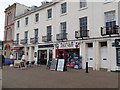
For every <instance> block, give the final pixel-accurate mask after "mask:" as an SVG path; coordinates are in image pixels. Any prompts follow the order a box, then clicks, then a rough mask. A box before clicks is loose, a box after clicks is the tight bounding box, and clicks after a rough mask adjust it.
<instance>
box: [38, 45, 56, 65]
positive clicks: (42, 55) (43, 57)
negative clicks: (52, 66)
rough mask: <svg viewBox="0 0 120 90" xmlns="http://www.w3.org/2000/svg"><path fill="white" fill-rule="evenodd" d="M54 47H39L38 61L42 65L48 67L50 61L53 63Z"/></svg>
mask: <svg viewBox="0 0 120 90" xmlns="http://www.w3.org/2000/svg"><path fill="white" fill-rule="evenodd" d="M53 47H54V45H53V44H49V45H38V61H39V62H40V64H42V65H47V64H48V61H50V60H51V61H52V56H53V54H52V52H53Z"/></svg>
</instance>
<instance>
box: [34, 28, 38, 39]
mask: <svg viewBox="0 0 120 90" xmlns="http://www.w3.org/2000/svg"><path fill="white" fill-rule="evenodd" d="M34 32H35V38H38V29H35V31H34Z"/></svg>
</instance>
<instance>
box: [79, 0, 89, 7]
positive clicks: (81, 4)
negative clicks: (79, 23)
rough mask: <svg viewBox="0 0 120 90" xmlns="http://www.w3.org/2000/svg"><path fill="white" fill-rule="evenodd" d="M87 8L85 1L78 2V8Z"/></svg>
mask: <svg viewBox="0 0 120 90" xmlns="http://www.w3.org/2000/svg"><path fill="white" fill-rule="evenodd" d="M85 7H87V0H80V8H85Z"/></svg>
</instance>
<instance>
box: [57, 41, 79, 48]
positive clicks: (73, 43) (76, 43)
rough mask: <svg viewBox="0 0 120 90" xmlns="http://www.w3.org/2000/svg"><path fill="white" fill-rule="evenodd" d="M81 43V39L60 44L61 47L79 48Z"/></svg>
mask: <svg viewBox="0 0 120 90" xmlns="http://www.w3.org/2000/svg"><path fill="white" fill-rule="evenodd" d="M79 45H80V42H79V41H69V42H61V43H60V44H59V49H70V48H79Z"/></svg>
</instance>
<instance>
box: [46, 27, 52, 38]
mask: <svg viewBox="0 0 120 90" xmlns="http://www.w3.org/2000/svg"><path fill="white" fill-rule="evenodd" d="M51 32H52V26H47V36H51Z"/></svg>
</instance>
